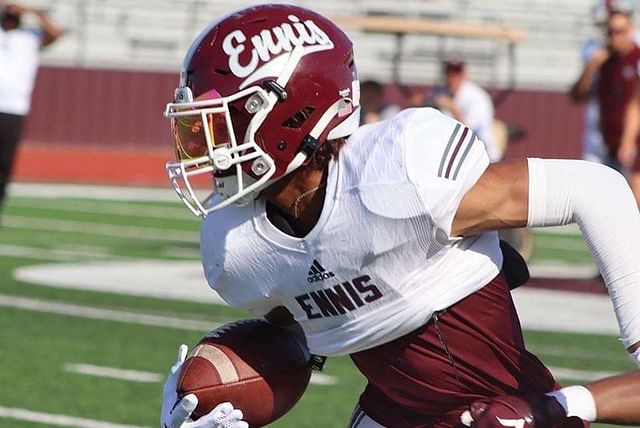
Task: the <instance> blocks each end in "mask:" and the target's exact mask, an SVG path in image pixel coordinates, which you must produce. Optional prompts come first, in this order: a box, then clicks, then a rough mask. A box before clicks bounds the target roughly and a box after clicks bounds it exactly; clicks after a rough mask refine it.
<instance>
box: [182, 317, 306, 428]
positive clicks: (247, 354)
mask: <svg viewBox="0 0 640 428" xmlns="http://www.w3.org/2000/svg"><path fill="white" fill-rule="evenodd" d="M310 377H311V368H310V364H309V352H308V351H307V349H306V346H305V345H304V344H303V343H301V341H300V340H299V339H298V338H297V337H296V336H295V335H294V334H293V333H291V332H289V331H287V330H285V329H283V328H280V327H277V326H275V325H273V324H270V323H269V322H267V321H264V320H257V319H253V320H243V321H238V322H233V323H230V324H226V325H224V326H222V327H220V328H217V329H215V330H213V331H211V332H210V333H208V334H207V335H206V336H205V337H204V338H203V339H202V340H201V341H200V342H199V343H198V345H197V346H195V347H194V348H193V349H192V350H191V352H190V353H189V355H188V356H187V359H186V361H185V363H184V365H183V368H182V372H181V374H180V379H179V381H178V387H177V392H178V396H180V397H184V396H185V395H187V394H192V393H193V394H195V395H196V396H197V397H198V407H196V409H195V411H194V412H193V414H192V418H193V419H197V418H199V417H201V416H202V415H205V414H207V413H209V411H211V410H212V409H213V408H214V407H215V406H217V405H218V404H220V403H222V402H225V401H228V402H230V403H231V404H233V406H234V407H235V408H237V409H240V410H242V412H243V413H244V420H245V421H247V422H248V423H249V425H250V426H251V427H260V426H264V425H267V424H269V423H271V422H273V421H275V420H276V419H278V418H279V417H281V416H282V415H284V414H285V413H286V412H287V411H289V410H290V409H291V408H292V407H293V406H294V405H295V404H296V403H297V402H298V400H299V399H300V397H301V396H302V394H303V392H304V390H305V389H306V387H307V385H308V384H309V378H310Z"/></svg>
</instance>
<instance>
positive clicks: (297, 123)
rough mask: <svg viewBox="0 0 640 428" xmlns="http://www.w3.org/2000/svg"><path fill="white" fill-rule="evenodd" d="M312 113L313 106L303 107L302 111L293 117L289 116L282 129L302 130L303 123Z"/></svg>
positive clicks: (314, 109)
mask: <svg viewBox="0 0 640 428" xmlns="http://www.w3.org/2000/svg"><path fill="white" fill-rule="evenodd" d="M314 111H316V108H315V107H313V106H306V107H303V108H302V109H300V110H298V111H297V112H296V113H295V114H294V115H293V116H291V117H290V118H289V119H287V120H285V121H284V123H283V124H282V127H283V128H289V129H299V128H302V125H304V123H305V122H306V121H307V119H308V118H309V116H311V115H312V114H313V112H314Z"/></svg>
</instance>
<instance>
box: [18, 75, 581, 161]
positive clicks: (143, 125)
mask: <svg viewBox="0 0 640 428" xmlns="http://www.w3.org/2000/svg"><path fill="white" fill-rule="evenodd" d="M177 81H178V75H177V73H161V72H144V71H119V70H99V69H83V68H63V67H42V68H41V69H40V71H39V74H38V79H37V81H36V87H35V90H34V94H33V108H32V112H31V114H30V117H29V120H28V125H27V132H26V135H25V140H26V142H27V143H34V144H38V145H51V144H70V145H84V146H100V147H103V148H104V147H108V148H111V147H113V148H114V149H118V148H126V149H131V148H138V147H139V148H144V149H153V148H156V147H157V148H165V147H166V146H164V145H165V144H167V138H168V131H169V126H168V121H167V120H166V119H164V118H163V116H162V112H163V109H164V105H165V103H166V102H167V101H169V100H170V99H171V97H172V94H173V89H174V88H175V86H176V83H177ZM414 89H416V90H424V88H414ZM391 92H393V90H392V91H391ZM497 117H499V118H500V119H503V120H506V121H508V122H512V123H515V124H518V125H520V126H521V127H523V128H524V129H525V130H526V132H527V136H526V138H525V139H524V140H523V141H521V142H518V143H516V144H513V145H512V146H511V147H510V148H509V152H508V157H520V156H524V155H537V156H545V157H578V156H580V134H581V132H582V131H581V129H582V109H581V107H580V106H576V105H574V104H572V103H571V102H570V101H569V100H568V99H567V98H566V96H565V94H564V93H560V92H550V91H515V92H513V93H511V94H509V95H508V96H507V98H506V99H505V100H504V102H503V103H501V104H500V105H499V106H498V108H497Z"/></svg>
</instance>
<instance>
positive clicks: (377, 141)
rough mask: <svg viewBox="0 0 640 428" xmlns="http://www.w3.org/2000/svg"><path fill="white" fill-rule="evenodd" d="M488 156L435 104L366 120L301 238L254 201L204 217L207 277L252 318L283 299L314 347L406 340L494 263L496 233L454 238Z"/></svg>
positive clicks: (498, 261) (334, 350)
mask: <svg viewBox="0 0 640 428" xmlns="http://www.w3.org/2000/svg"><path fill="white" fill-rule="evenodd" d="M488 164H489V160H488V157H487V154H486V151H485V149H484V145H483V143H482V142H481V141H479V140H478V139H477V137H476V135H475V134H474V133H473V132H472V131H471V130H470V129H469V128H467V127H465V126H464V125H461V124H460V123H458V122H456V121H454V120H453V119H450V118H448V117H446V116H444V115H442V114H441V113H439V112H438V111H436V110H433V109H429V108H421V109H409V110H405V111H403V112H401V113H399V114H398V115H396V116H395V117H393V118H391V119H389V120H386V121H383V122H379V123H376V124H372V125H366V126H363V127H361V128H360V129H359V130H358V131H357V132H356V133H355V134H354V135H352V136H351V137H350V138H349V140H348V142H347V144H346V145H345V146H344V147H343V148H342V150H341V151H340V155H339V157H338V160H337V161H334V162H332V163H331V165H330V167H329V174H328V180H327V188H326V197H325V202H324V207H323V209H322V213H321V214H320V218H319V220H318V223H317V224H316V225H315V227H314V228H313V229H312V230H311V231H310V232H309V234H308V235H307V236H305V237H304V238H296V237H293V236H290V235H287V234H285V233H283V232H281V231H280V230H279V229H277V228H276V227H275V226H274V225H273V224H272V223H271V222H270V221H269V219H268V218H267V216H266V212H265V203H264V201H262V200H260V199H259V200H256V201H255V202H254V203H253V204H250V205H248V206H245V207H236V206H234V207H228V208H225V209H223V210H220V211H215V212H213V213H212V214H210V215H209V216H207V218H206V219H205V221H204V224H203V227H202V231H201V248H202V257H203V264H204V270H205V274H206V277H207V280H208V282H209V285H210V286H211V287H212V288H214V289H215V290H216V291H217V292H218V293H219V294H220V296H222V298H223V299H225V300H226V301H227V302H228V303H229V304H230V305H232V306H235V307H239V308H244V309H247V310H249V311H251V312H252V313H253V314H255V315H258V316H262V315H265V314H266V313H268V312H269V311H270V310H271V309H273V308H275V307H277V306H284V307H286V308H287V309H288V310H289V311H290V312H291V313H292V314H293V316H294V317H295V319H296V321H297V322H299V323H300V325H301V326H302V328H303V329H304V332H305V334H306V337H307V342H308V345H309V348H310V350H311V352H313V353H315V354H319V355H341V354H349V353H353V352H357V351H361V350H364V349H368V348H372V347H374V346H377V345H380V344H383V343H386V342H388V341H391V340H393V339H396V338H398V337H400V336H403V335H405V334H407V333H409V332H411V331H413V330H415V329H416V328H418V327H420V326H422V325H424V324H425V323H426V322H427V321H429V319H430V318H431V316H432V315H433V313H434V311H438V310H442V309H445V308H447V307H449V306H451V305H453V304H454V303H456V302H458V301H459V300H461V299H463V298H464V297H466V296H468V295H469V294H471V293H473V292H474V291H477V290H479V289H480V288H482V287H483V286H484V285H486V284H487V283H488V282H489V281H491V279H493V278H494V277H495V276H496V275H497V274H498V273H499V271H500V268H501V266H502V253H501V252H500V249H499V245H498V238H497V234H496V233H493V232H492V233H483V234H480V235H476V236H470V237H466V238H463V239H460V238H450V236H449V234H450V230H451V224H452V221H453V217H454V215H455V213H456V210H457V208H458V205H459V204H460V201H461V199H462V197H463V196H464V194H465V193H466V192H467V191H468V190H469V189H470V188H471V187H472V186H473V185H474V183H475V182H476V181H477V180H478V178H479V177H480V175H482V173H483V172H484V170H485V169H486V168H487V166H488Z"/></svg>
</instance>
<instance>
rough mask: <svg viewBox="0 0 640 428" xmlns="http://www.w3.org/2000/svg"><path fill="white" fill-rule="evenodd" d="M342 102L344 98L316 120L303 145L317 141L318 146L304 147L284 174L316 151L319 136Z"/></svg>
mask: <svg viewBox="0 0 640 428" xmlns="http://www.w3.org/2000/svg"><path fill="white" fill-rule="evenodd" d="M341 103H343V100H338V101H336V102H335V103H333V104H332V105H331V106H330V107H329V108H328V109H327V110H326V111H325V112H324V113H323V114H322V117H320V120H318V122H316V125H315V126H314V127H313V129H312V130H311V132H309V135H307V137H306V138H305V140H304V141H305V142H304V143H303V146H304V145H307V144H309V143H311V142H312V141H313V142H315V145H316V146H315V147H314V148H313V150H305V148H304V147H303V148H302V149H301V150H300V151H299V152H298V153H297V154H296V156H295V157H294V158H293V160H292V161H291V162H290V163H289V165H287V170H286V171H285V173H284V175H287V174H289V173H290V172H292V171H295V170H296V169H298V168H300V167H301V166H302V164H304V163H305V161H306V160H307V159H308V158H309V157H310V156H311V155H312V154H313V152H315V149H317V146H318V137H320V135H322V133H323V132H324V130H325V129H327V126H329V122H331V120H332V119H333V118H334V117H335V116H336V114H338V109H339V107H340V105H341ZM353 116H357V115H353ZM311 144H313V143H311Z"/></svg>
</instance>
